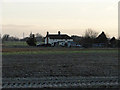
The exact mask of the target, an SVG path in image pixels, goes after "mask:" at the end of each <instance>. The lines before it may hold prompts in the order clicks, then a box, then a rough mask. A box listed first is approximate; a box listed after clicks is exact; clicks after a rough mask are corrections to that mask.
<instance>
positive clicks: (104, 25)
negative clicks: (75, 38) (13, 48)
mask: <svg viewBox="0 0 120 90" xmlns="http://www.w3.org/2000/svg"><path fill="white" fill-rule="evenodd" d="M10 1H11V2H10ZM118 1H119V0H69V1H68V0H39V1H38V0H29V1H28V0H24V1H23V0H18V2H17V1H15V0H3V2H2V22H1V23H0V24H1V25H2V34H5V33H6V34H10V35H11V36H16V37H22V36H23V32H24V33H25V36H28V35H29V33H30V32H33V33H40V34H42V35H43V36H45V35H46V32H47V31H49V32H50V33H57V32H58V31H61V33H66V34H68V35H79V36H81V35H83V34H84V32H85V30H86V29H88V28H91V29H93V30H95V31H97V32H98V33H101V32H102V31H105V33H107V34H108V35H109V36H110V37H112V36H115V37H117V36H118Z"/></svg>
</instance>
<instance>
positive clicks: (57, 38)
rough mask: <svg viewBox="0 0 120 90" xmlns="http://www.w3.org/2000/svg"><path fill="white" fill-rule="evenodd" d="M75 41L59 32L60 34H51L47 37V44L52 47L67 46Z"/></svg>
mask: <svg viewBox="0 0 120 90" xmlns="http://www.w3.org/2000/svg"><path fill="white" fill-rule="evenodd" d="M70 41H73V39H72V38H71V37H70V36H68V35H67V34H61V32H60V31H58V34H49V32H47V35H46V37H45V44H51V46H65V45H66V44H68V42H70Z"/></svg>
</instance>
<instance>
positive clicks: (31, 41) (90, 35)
mask: <svg viewBox="0 0 120 90" xmlns="http://www.w3.org/2000/svg"><path fill="white" fill-rule="evenodd" d="M71 37H72V38H73V41H74V42H76V43H78V44H80V45H82V46H83V47H86V48H89V47H112V48H116V47H120V38H115V37H112V38H109V37H108V35H106V34H105V33H104V32H102V33H101V34H98V32H96V31H94V30H92V29H87V30H86V31H85V33H84V35H83V36H76V35H72V36H71ZM0 39H1V40H2V42H3V43H4V41H26V42H27V44H28V45H30V46H36V42H44V37H43V36H42V35H41V34H39V33H36V34H32V33H30V35H29V37H25V38H23V39H19V38H18V37H13V36H10V35H8V34H5V35H3V37H0Z"/></svg>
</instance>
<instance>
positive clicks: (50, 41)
mask: <svg viewBox="0 0 120 90" xmlns="http://www.w3.org/2000/svg"><path fill="white" fill-rule="evenodd" d="M59 41H63V42H68V41H73V39H50V38H48V43H49V44H52V43H55V42H59ZM45 44H47V38H45Z"/></svg>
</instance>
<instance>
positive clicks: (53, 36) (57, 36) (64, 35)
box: [46, 34, 72, 39]
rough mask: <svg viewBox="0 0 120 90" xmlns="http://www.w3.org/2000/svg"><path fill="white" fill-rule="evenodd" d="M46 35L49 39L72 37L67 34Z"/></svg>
mask: <svg viewBox="0 0 120 90" xmlns="http://www.w3.org/2000/svg"><path fill="white" fill-rule="evenodd" d="M46 37H49V38H50V39H72V38H71V37H70V36H68V35H67V34H60V35H58V34H49V35H47V36H46Z"/></svg>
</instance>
